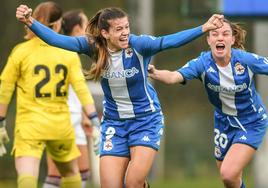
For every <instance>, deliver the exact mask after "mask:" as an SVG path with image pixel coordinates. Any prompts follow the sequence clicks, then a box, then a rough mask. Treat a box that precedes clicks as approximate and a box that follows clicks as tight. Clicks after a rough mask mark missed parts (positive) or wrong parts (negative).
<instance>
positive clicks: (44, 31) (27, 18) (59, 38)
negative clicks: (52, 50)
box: [16, 5, 89, 54]
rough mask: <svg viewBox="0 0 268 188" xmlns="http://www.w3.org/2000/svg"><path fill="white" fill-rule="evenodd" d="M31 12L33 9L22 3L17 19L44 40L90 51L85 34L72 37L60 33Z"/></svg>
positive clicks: (18, 9)
mask: <svg viewBox="0 0 268 188" xmlns="http://www.w3.org/2000/svg"><path fill="white" fill-rule="evenodd" d="M31 14H32V9H31V8H29V7H28V6H26V5H20V6H19V7H18V8H17V11H16V17H17V19H18V20H19V21H20V22H22V23H24V24H25V25H27V26H28V27H29V28H30V29H31V30H32V31H33V32H34V33H35V34H36V35H37V36H38V37H39V38H41V39H42V40H44V41H45V42H46V43H48V44H49V45H52V46H55V47H59V48H63V49H66V50H70V51H75V52H78V53H84V54H88V53H89V45H88V42H87V38H86V37H85V36H82V37H71V36H66V35H61V34H58V33H57V32H55V31H53V30H52V29H50V28H49V27H46V26H45V25H43V24H41V23H40V22H38V21H37V20H35V19H34V18H33V17H32V16H31Z"/></svg>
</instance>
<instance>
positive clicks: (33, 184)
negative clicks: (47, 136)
mask: <svg viewBox="0 0 268 188" xmlns="http://www.w3.org/2000/svg"><path fill="white" fill-rule="evenodd" d="M43 150H44V143H43V142H41V141H38V140H25V139H22V138H21V137H20V135H19V134H15V141H14V146H13V153H14V155H15V167H16V171H17V175H18V180H17V183H18V188H37V181H38V174H39V165H40V158H41V156H42V153H43Z"/></svg>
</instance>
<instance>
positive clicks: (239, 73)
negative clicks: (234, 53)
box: [235, 62, 245, 75]
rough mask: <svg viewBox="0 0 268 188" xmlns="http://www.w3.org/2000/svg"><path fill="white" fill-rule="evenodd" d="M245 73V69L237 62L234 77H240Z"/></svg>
mask: <svg viewBox="0 0 268 188" xmlns="http://www.w3.org/2000/svg"><path fill="white" fill-rule="evenodd" d="M244 72H245V67H243V65H241V63H239V62H237V63H236V64H235V74H236V75H241V74H243V73H244Z"/></svg>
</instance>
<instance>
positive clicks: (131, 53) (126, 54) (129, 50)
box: [125, 48, 133, 58]
mask: <svg viewBox="0 0 268 188" xmlns="http://www.w3.org/2000/svg"><path fill="white" fill-rule="evenodd" d="M132 55H133V50H132V49H131V48H127V49H126V50H125V56H126V58H130V57H132Z"/></svg>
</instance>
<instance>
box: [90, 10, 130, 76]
mask: <svg viewBox="0 0 268 188" xmlns="http://www.w3.org/2000/svg"><path fill="white" fill-rule="evenodd" d="M124 17H128V15H127V14H126V13H125V12H124V11H123V10H121V9H120V8H115V7H110V8H105V9H101V10H99V11H98V12H97V13H96V14H95V15H94V16H93V17H92V18H91V19H90V20H89V24H88V27H87V33H88V39H89V43H91V45H92V43H94V46H95V48H96V49H95V50H96V51H95V52H94V57H93V59H94V60H95V63H93V64H92V66H91V69H90V70H89V74H88V76H87V78H89V79H94V80H98V79H99V78H100V76H101V73H102V71H103V70H105V69H107V67H108V59H109V52H108V49H107V41H106V39H105V38H104V37H103V36H102V35H101V30H102V29H104V30H106V31H109V28H110V24H109V22H108V21H109V20H113V19H116V18H124Z"/></svg>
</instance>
